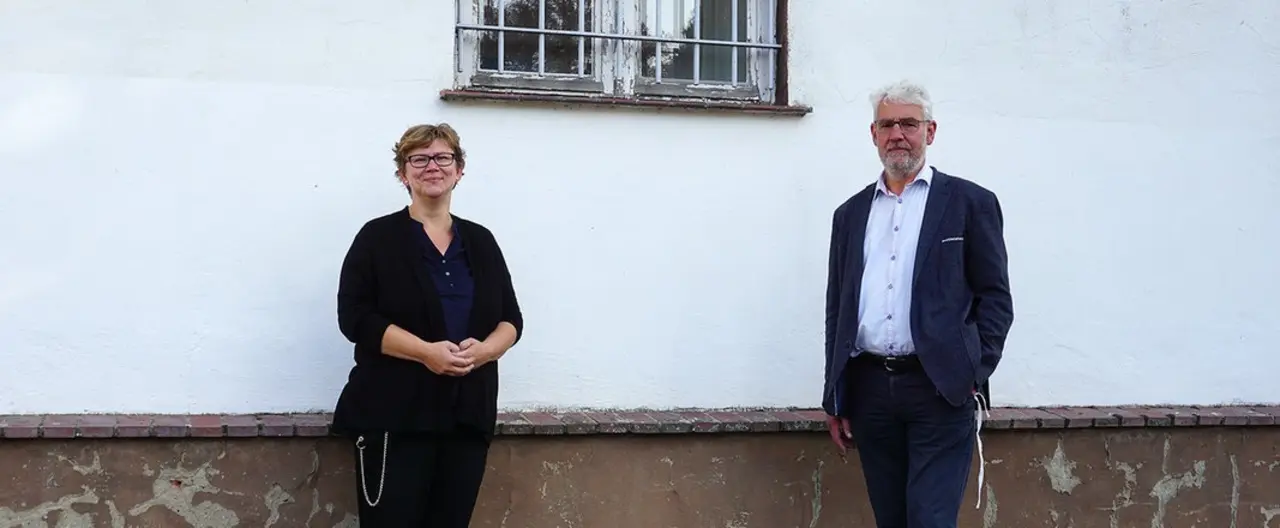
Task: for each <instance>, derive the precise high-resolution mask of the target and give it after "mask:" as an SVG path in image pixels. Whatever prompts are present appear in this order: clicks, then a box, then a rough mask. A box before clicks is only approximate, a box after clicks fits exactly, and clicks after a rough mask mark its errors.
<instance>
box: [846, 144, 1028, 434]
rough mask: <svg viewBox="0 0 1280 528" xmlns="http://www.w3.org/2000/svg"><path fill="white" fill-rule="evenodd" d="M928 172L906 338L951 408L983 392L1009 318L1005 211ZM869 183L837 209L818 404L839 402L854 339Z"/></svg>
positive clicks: (969, 187)
mask: <svg viewBox="0 0 1280 528" xmlns="http://www.w3.org/2000/svg"><path fill="white" fill-rule="evenodd" d="M930 169H932V170H933V171H934V173H933V181H932V182H931V186H930V189H929V195H928V201H926V202H925V211H924V220H923V222H922V224H921V226H920V240H919V245H918V249H917V251H916V262H915V270H914V274H913V278H912V284H911V287H912V291H911V316H910V317H911V319H910V320H911V337H912V340H913V341H914V343H915V349H916V353H917V354H918V355H919V357H920V363H921V364H922V365H923V366H924V370H925V372H926V373H927V374H928V376H929V379H931V380H933V384H934V386H935V387H936V388H937V389H938V392H939V393H940V394H941V395H942V396H943V397H944V398H946V400H947V401H948V402H950V403H951V404H952V405H956V406H960V405H964V404H965V403H966V402H968V401H969V398H970V396H971V395H972V394H973V392H974V391H975V390H977V391H982V392H984V393H985V392H986V390H987V388H986V385H987V379H988V378H989V377H990V376H991V373H992V372H994V371H995V369H996V365H998V364H999V363H1000V357H1001V355H1002V353H1003V350H1004V343H1005V336H1006V335H1007V334H1008V332H1009V328H1010V326H1012V324H1013V297H1012V295H1011V294H1010V293H1009V271H1008V254H1007V252H1006V249H1005V243H1004V214H1003V212H1002V211H1001V209H1000V201H999V200H998V199H997V198H996V195H995V193H992V192H991V191H989V190H987V189H984V188H983V187H981V186H979V185H978V184H976V183H973V182H971V181H968V180H965V179H963V178H958V177H955V176H949V175H947V174H944V173H943V172H942V171H939V170H937V169H933V168H932V167H927V168H926V170H930ZM875 192H876V186H875V184H874V183H873V184H871V185H868V186H867V187H866V188H865V189H863V190H862V191H860V192H859V193H858V194H855V195H853V197H851V198H849V199H848V200H847V201H845V202H844V203H843V204H841V205H840V207H838V208H836V211H835V215H834V217H833V219H832V225H831V255H830V263H829V270H828V277H827V317H826V382H825V384H824V387H823V397H822V408H823V409H824V410H825V411H826V412H827V414H829V415H832V416H848V413H847V412H846V410H845V409H844V408H843V407H844V403H845V402H844V401H842V400H843V394H844V391H845V387H843V384H844V381H843V380H844V369H845V366H846V364H847V363H848V361H849V358H850V354H851V353H853V352H854V342H855V341H856V339H857V335H858V326H859V325H858V296H859V289H860V287H861V284H862V269H863V260H864V256H863V251H862V246H863V239H864V235H865V232H866V227H867V215H868V214H869V213H870V211H871V199H872V197H873V196H874V195H875Z"/></svg>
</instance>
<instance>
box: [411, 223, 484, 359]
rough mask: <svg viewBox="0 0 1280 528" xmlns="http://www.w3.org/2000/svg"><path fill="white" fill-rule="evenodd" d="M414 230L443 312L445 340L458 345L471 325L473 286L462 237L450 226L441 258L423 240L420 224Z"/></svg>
mask: <svg viewBox="0 0 1280 528" xmlns="http://www.w3.org/2000/svg"><path fill="white" fill-rule="evenodd" d="M414 223H415V224H416V225H417V226H418V235H419V236H418V241H419V242H420V244H419V245H420V246H422V256H423V260H425V265H426V266H427V270H429V271H430V275H431V280H432V282H434V283H435V285H436V291H437V292H439V293H440V305H441V307H442V308H443V309H444V326H445V330H446V334H447V336H448V337H447V339H448V340H449V341H451V342H453V344H455V345H456V344H460V343H462V342H463V341H465V340H466V339H467V338H468V337H470V336H468V335H467V330H468V325H469V324H470V322H471V302H472V297H473V295H474V293H475V282H474V281H473V280H472V277H471V265H470V263H469V262H468V261H467V249H466V245H465V244H464V243H463V240H462V235H460V234H459V233H458V224H457V222H454V224H453V241H452V242H450V243H449V247H448V248H446V249H445V252H444V254H443V255H441V254H440V250H439V249H436V245H435V244H434V243H432V242H431V237H429V236H427V232H426V230H424V229H422V224H420V223H417V222H414Z"/></svg>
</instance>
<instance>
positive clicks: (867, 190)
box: [835, 183, 876, 217]
mask: <svg viewBox="0 0 1280 528" xmlns="http://www.w3.org/2000/svg"><path fill="white" fill-rule="evenodd" d="M875 190H876V184H875V183H869V184H867V186H866V187H863V188H862V190H860V191H858V192H856V193H854V194H853V196H850V197H848V198H846V199H845V200H844V202H841V203H840V205H838V206H836V210H835V215H836V216H837V217H839V216H844V214H845V212H847V211H848V210H849V209H850V208H852V207H853V204H854V202H857V201H858V200H865V199H867V197H869V196H870V195H871V193H873V192H875Z"/></svg>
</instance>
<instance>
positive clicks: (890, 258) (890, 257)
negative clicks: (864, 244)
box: [889, 255, 898, 260]
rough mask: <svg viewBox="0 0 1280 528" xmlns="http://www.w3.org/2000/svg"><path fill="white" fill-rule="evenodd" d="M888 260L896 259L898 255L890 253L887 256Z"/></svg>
mask: <svg viewBox="0 0 1280 528" xmlns="http://www.w3.org/2000/svg"><path fill="white" fill-rule="evenodd" d="M889 260H898V256H897V255H890V256H889Z"/></svg>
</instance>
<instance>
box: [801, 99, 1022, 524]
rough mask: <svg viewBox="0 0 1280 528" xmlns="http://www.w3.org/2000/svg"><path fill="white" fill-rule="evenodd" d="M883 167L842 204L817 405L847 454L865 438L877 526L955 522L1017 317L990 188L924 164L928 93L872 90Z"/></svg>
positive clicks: (874, 133) (930, 131)
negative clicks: (984, 398) (980, 412)
mask: <svg viewBox="0 0 1280 528" xmlns="http://www.w3.org/2000/svg"><path fill="white" fill-rule="evenodd" d="M871 101H872V106H873V109H874V120H873V122H872V124H871V138H872V139H873V140H874V141H875V144H876V148H877V149H878V150H879V152H880V160H881V162H882V163H883V165H884V170H883V172H882V173H881V174H880V177H879V178H877V179H876V181H875V183H873V184H870V185H868V186H867V187H866V188H864V189H863V190H862V191H860V192H858V193H857V194H855V195H854V196H853V197H852V198H850V199H849V200H847V201H846V202H845V203H843V204H842V205H840V207H838V208H837V209H836V211H835V215H834V219H833V222H832V228H831V255H830V270H829V273H828V278H827V281H828V283H827V314H826V383H825V387H824V392H823V398H822V407H823V409H824V410H826V413H827V415H828V417H827V425H828V426H829V428H830V431H831V438H832V440H834V441H835V443H836V445H837V446H838V448H839V449H840V451H841V453H842V454H843V453H844V452H845V450H846V449H848V448H849V447H851V446H853V445H857V447H858V454H859V457H860V459H861V461H862V468H863V476H864V478H865V480H866V483H867V492H868V495H869V498H870V500H871V508H872V510H873V512H874V513H875V518H876V525H877V526H878V527H879V528H908V527H909V528H942V527H955V526H956V522H957V521H956V518H957V517H958V516H959V510H960V502H961V500H962V498H963V495H964V491H965V484H966V481H967V480H968V477H969V466H970V464H971V462H972V460H973V447H974V442H975V439H976V432H977V427H976V426H977V414H976V412H975V411H976V410H977V407H976V405H977V401H976V400H977V399H976V394H977V393H978V391H979V390H980V389H982V390H985V385H986V382H987V379H988V378H989V377H990V376H991V373H992V372H993V371H995V369H996V365H997V364H999V362H1000V357H1001V354H1002V351H1003V349H1004V343H1005V336H1006V335H1007V334H1008V332H1009V327H1010V326H1011V325H1012V323H1013V299H1012V297H1011V295H1010V293H1009V278H1008V269H1007V256H1006V253H1005V243H1004V239H1003V237H1004V235H1003V223H1004V220H1003V215H1002V212H1001V209H1000V202H999V200H997V199H996V195H995V194H993V193H992V192H991V191H988V190H987V189H984V188H982V187H980V186H978V185H977V184H975V183H973V182H970V181H968V180H964V179H961V178H958V177H955V176H950V175H947V174H944V173H943V172H941V171H938V170H937V169H935V168H933V167H931V166H929V165H927V164H926V163H925V150H926V149H927V148H928V146H929V145H931V144H933V140H934V135H935V134H936V133H937V130H938V124H937V122H936V121H934V119H933V105H932V103H931V102H930V100H929V95H928V92H927V91H926V90H925V89H924V88H922V87H919V86H916V85H913V84H908V83H898V84H894V85H890V86H888V87H886V88H883V89H881V90H880V91H878V92H876V93H875V94H874V95H873V96H872V98H871Z"/></svg>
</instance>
